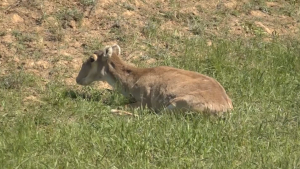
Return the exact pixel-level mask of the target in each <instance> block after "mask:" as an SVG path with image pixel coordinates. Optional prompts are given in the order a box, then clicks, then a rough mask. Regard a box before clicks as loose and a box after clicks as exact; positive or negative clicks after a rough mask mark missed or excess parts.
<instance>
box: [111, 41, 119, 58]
mask: <svg viewBox="0 0 300 169" xmlns="http://www.w3.org/2000/svg"><path fill="white" fill-rule="evenodd" d="M111 47H112V49H113V53H115V54H116V55H117V56H118V55H120V54H121V48H120V46H119V45H117V44H115V45H113V46H111Z"/></svg>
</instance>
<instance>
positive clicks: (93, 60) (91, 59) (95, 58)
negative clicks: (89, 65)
mask: <svg viewBox="0 0 300 169" xmlns="http://www.w3.org/2000/svg"><path fill="white" fill-rule="evenodd" d="M97 59H98V56H97V55H96V54H93V55H92V56H91V57H90V61H91V62H95V61H97Z"/></svg>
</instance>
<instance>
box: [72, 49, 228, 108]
mask: <svg viewBox="0 0 300 169" xmlns="http://www.w3.org/2000/svg"><path fill="white" fill-rule="evenodd" d="M94 54H95V55H97V57H95V56H92V57H91V58H90V59H88V60H87V61H86V62H85V63H83V65H82V68H81V70H80V72H79V75H78V77H77V78H76V81H77V83H78V84H81V85H89V84H90V83H92V82H93V81H107V82H108V83H109V84H110V85H112V87H114V88H118V89H120V91H121V92H122V94H123V95H125V96H128V97H129V96H132V97H134V98H135V100H136V101H137V103H135V105H140V106H141V107H145V106H147V107H148V108H150V109H153V110H155V111H161V110H168V111H176V110H180V111H188V110H191V111H197V112H209V113H212V114H219V113H222V112H226V111H228V110H231V109H232V108H233V106H232V102H231V100H230V98H229V97H228V96H227V94H226V92H225V90H224V88H223V87H222V86H221V85H220V83H218V82H217V81H216V80H215V79H213V78H211V77H208V76H205V75H202V74H200V73H197V72H192V71H187V70H182V69H176V68H173V67H167V66H159V67H153V68H138V67H135V66H132V65H130V64H127V63H125V62H124V61H123V60H121V58H120V47H119V46H118V45H114V46H108V47H106V48H105V49H104V50H102V51H98V52H95V53H94ZM95 58H97V59H95ZM132 107H135V106H132ZM115 111H116V110H112V112H115Z"/></svg>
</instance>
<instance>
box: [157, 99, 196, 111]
mask: <svg viewBox="0 0 300 169" xmlns="http://www.w3.org/2000/svg"><path fill="white" fill-rule="evenodd" d="M188 110H190V105H189V102H188V100H186V99H185V98H175V99H173V100H171V101H170V104H169V105H168V106H167V107H166V108H164V109H163V110H162V111H161V113H168V112H176V111H181V112H185V111H188Z"/></svg>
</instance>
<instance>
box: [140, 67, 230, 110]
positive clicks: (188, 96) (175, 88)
mask: <svg viewBox="0 0 300 169" xmlns="http://www.w3.org/2000/svg"><path fill="white" fill-rule="evenodd" d="M145 71H146V72H144V73H143V76H144V77H141V79H144V80H146V81H147V83H148V86H151V87H152V88H153V89H152V91H154V93H155V94H152V95H156V97H155V98H152V99H151V100H152V104H154V103H153V102H162V101H164V102H172V99H176V98H183V99H185V100H186V104H187V105H188V106H189V107H190V108H191V109H194V110H197V111H203V110H206V109H208V110H210V111H213V112H225V111H227V110H229V109H232V108H233V106H232V102H231V100H230V98H229V97H228V96H227V94H226V91H225V90H224V88H223V87H222V86H221V85H220V83H219V82H217V81H216V80H215V79H213V78H211V77H208V76H205V75H203V74H200V73H197V72H193V71H187V70H183V69H176V68H173V67H167V66H159V67H155V68H149V69H147V70H145ZM150 90H151V89H150ZM157 95H158V96H160V98H159V97H158V96H157ZM157 104H160V103H157ZM164 106H166V105H164Z"/></svg>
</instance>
